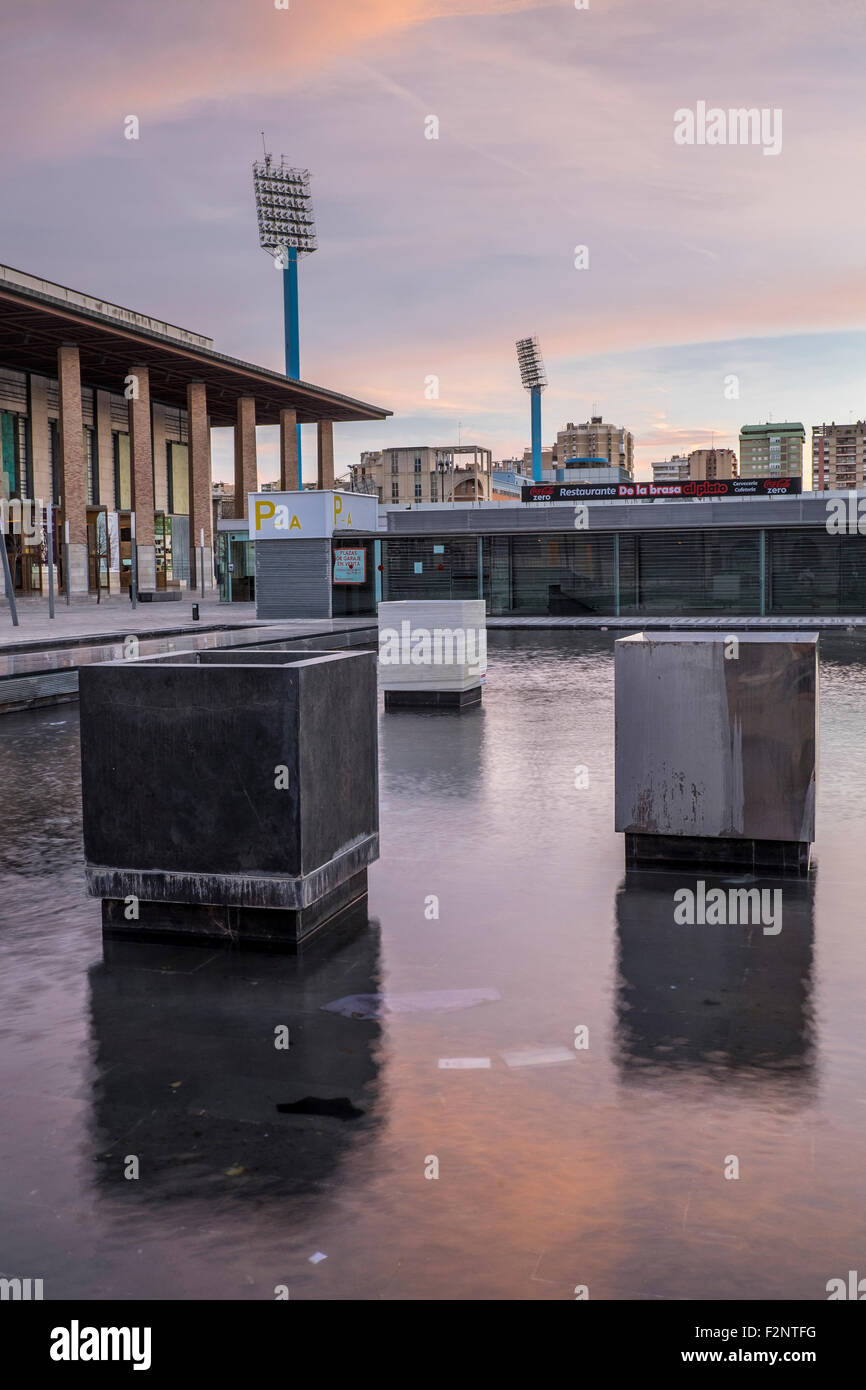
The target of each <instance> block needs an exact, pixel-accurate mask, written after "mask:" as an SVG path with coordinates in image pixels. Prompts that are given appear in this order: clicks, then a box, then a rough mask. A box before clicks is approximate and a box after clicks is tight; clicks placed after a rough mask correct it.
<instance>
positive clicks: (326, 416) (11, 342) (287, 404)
mask: <svg viewBox="0 0 866 1390" xmlns="http://www.w3.org/2000/svg"><path fill="white" fill-rule="evenodd" d="M22 278H24V277H22ZM80 298H83V296H82V297H80ZM129 317H130V318H133V317H141V316H134V315H131V314H130V315H129ZM196 336H197V335H194V334H187V335H185V338H186V339H187V341H184V340H183V339H181V338H180V337H179V336H178V337H175V336H169V334H168V333H163V332H157V331H155V330H154V329H151V328H147V327H144V326H142V325H141V324H140V323H130V322H126V321H124V320H123V319H121V318H112V317H109V316H108V315H107V314H101V313H97V312H95V311H94V310H92V309H90V308H88V307H86V306H85V305H84V304H82V303H80V302H70V301H68V300H65V299H59V298H56V297H54V296H53V295H50V294H45V293H43V292H42V291H38V290H35V289H33V288H32V287H31V286H30V285H23V284H20V283H10V282H8V281H6V280H3V279H0V367H5V368H8V369H10V370H12V371H19V372H35V373H38V374H39V375H44V376H48V377H56V376H57V349H58V348H59V347H60V346H61V344H63V343H74V344H75V345H76V346H77V347H78V349H79V352H80V359H81V380H82V384H83V385H84V386H90V387H95V388H97V389H100V390H105V391H113V392H115V393H116V394H118V395H122V394H123V389H124V378H125V377H126V376H127V375H128V374H129V372H130V370H131V369H132V368H133V367H147V368H148V370H149V373H150V392H151V397H152V398H153V399H154V400H156V401H159V402H160V403H161V404H163V405H169V406H179V407H181V408H184V409H185V408H186V388H187V385H188V384H189V383H190V382H193V381H203V382H204V383H205V385H206V386H207V401H208V415H209V416H210V422H211V424H212V425H234V424H235V423H236V419H237V402H238V399H239V398H240V397H241V396H253V397H255V401H256V423H257V424H259V425H275V424H278V423H279V417H280V411H281V410H295V411H297V416H298V423H299V424H307V423H310V422H316V421H319V420H332V421H334V422H335V423H339V422H341V421H347V420H384V419H385V418H386V417H387V416H389V415H390V414H391V413H392V412H391V411H390V410H385V409H384V408H383V407H381V406H376V405H369V404H368V403H367V402H365V401H356V400H353V399H352V398H351V397H350V396H342V395H339V394H338V393H337V392H336V391H327V390H325V389H324V388H323V387H320V386H312V385H310V384H309V383H308V382H305V381H291V380H289V378H287V377H285V376H283V375H282V374H281V373H279V372H273V371H270V369H269V368H267V367H257V366H254V365H253V364H251V363H249V362H240V361H238V360H236V359H235V358H233V357H226V356H224V355H223V354H222V353H219V352H214V351H213V349H212V348H208V347H204V346H201V345H200V343H199V342H196V341H195V338H196ZM190 339H192V340H193V341H189V340H190ZM200 341H202V340H200ZM203 341H207V340H203Z"/></svg>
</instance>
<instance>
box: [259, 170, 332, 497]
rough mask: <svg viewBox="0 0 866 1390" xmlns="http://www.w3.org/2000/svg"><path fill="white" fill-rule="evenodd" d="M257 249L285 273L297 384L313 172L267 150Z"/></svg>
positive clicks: (290, 357) (291, 365) (312, 223)
mask: <svg viewBox="0 0 866 1390" xmlns="http://www.w3.org/2000/svg"><path fill="white" fill-rule="evenodd" d="M253 186H254V188H255V193H256V214H257V216H258V220H259V245H260V246H261V247H262V248H263V250H265V251H267V253H268V255H269V256H271V257H272V259H273V261H274V264H275V265H276V266H278V267H281V268H282V272H283V321H284V325H285V332H284V337H285V344H286V376H287V377H291V379H292V380H293V381H298V380H299V379H300V374H301V344H300V326H299V314H298V258H299V257H300V256H309V255H310V254H311V253H312V252H313V251H315V250H317V248H318V242H317V241H316V220H315V217H314V216H313V201H312V197H311V194H310V171H309V169H291V168H289V166H288V165H287V164H286V161H285V155H280V162H279V164H278V165H277V164H276V163H275V162H274V160H273V157H272V156H271V155H269V154H268V153H267V152H265V156H264V159H259V160H256V162H255V163H254V164H253ZM297 439H298V478H299V480H300V476H301V427H300V425H298V427H297Z"/></svg>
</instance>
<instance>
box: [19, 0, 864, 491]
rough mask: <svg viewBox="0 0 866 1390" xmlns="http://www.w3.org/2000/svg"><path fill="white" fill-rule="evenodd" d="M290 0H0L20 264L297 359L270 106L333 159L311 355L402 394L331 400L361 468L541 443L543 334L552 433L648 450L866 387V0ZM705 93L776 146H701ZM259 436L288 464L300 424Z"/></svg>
mask: <svg viewBox="0 0 866 1390" xmlns="http://www.w3.org/2000/svg"><path fill="white" fill-rule="evenodd" d="M283 3H285V0H208V3H207V4H203V3H201V0H171V3H169V2H168V0H148V2H147V3H141V0H65V2H64V3H63V4H62V5H59V4H57V3H56V0H2V14H0V35H2V49H3V54H4V75H3V82H2V84H0V121H2V126H3V129H4V132H5V134H6V139H4V141H3V153H2V156H0V169H2V179H3V183H2V190H3V191H2V198H0V209H2V212H0V228H2V235H0V262H3V263H5V264H7V265H12V266H15V267H17V268H18V269H21V270H26V271H29V272H31V273H33V274H36V275H39V276H43V277H45V278H47V279H50V280H54V281H59V282H60V283H62V284H66V285H71V286H73V287H74V288H76V289H80V290H83V291H86V292H88V293H92V294H95V295H98V296H100V297H102V298H105V299H109V300H113V301H114V302H116V303H120V304H123V305H125V306H128V307H131V308H134V309H137V310H139V311H141V312H143V313H147V314H151V315H153V316H154V317H157V318H163V319H168V320H169V321H171V322H173V323H177V324H180V325H182V326H183V327H186V328H190V329H193V330H194V331H196V332H200V333H205V334H208V335H209V336H211V337H212V338H213V339H214V345H215V347H216V348H217V350H219V351H222V352H225V353H227V354H229V355H231V356H235V357H239V358H243V359H245V360H247V361H250V362H256V363H261V364H263V365H266V366H269V367H272V368H275V369H276V370H282V369H283V346H282V304H281V283H280V281H281V277H280V275H279V274H278V272H277V271H276V270H275V268H274V265H273V262H272V260H271V258H270V257H269V256H268V255H267V254H266V253H265V252H264V251H262V250H261V249H260V248H259V246H258V236H257V230H256V220H255V207H254V202H253V193H252V176H251V165H252V162H253V160H254V159H256V158H257V157H259V155H260V153H261V151H262V135H261V132H262V131H264V132H265V141H266V146H267V149H268V150H269V151H270V152H272V153H273V154H275V155H276V156H280V155H285V156H286V158H287V160H288V161H289V162H290V163H292V164H295V165H298V166H301V167H304V168H309V169H310V171H311V173H312V190H313V197H314V203H315V212H316V220H317V227H318V236H319V250H318V251H317V252H316V253H315V254H314V255H312V256H310V257H307V258H304V259H303V260H302V262H301V376H302V377H303V378H304V379H305V380H308V381H311V382H314V383H316V384H318V385H321V386H326V387H329V388H331V389H334V390H337V391H341V392H344V393H346V394H347V395H351V396H354V397H356V398H360V399H362V400H368V401H371V402H374V403H376V404H379V405H382V406H385V407H387V408H389V409H391V410H393V412H394V416H393V418H392V419H390V420H388V421H386V422H385V423H383V424H379V423H370V424H363V423H361V424H356V425H338V426H336V428H335V448H336V463H337V471H338V473H339V472H343V471H345V469H346V468H347V466H348V465H349V464H350V463H352V462H356V461H357V460H358V458H359V455H360V451H361V450H362V449H378V448H384V447H388V446H389V445H394V446H396V445H411V444H449V443H455V442H457V439H458V434H459V437H460V439H461V440H462V442H463V443H477V444H481V445H483V446H485V447H488V448H490V449H492V450H493V456H494V458H506V457H511V456H513V455H517V454H522V452H523V449H524V448H525V447H526V446H527V445H528V444H529V398H528V396H527V395H526V393H525V392H524V391H523V390H522V388H521V385H520V379H519V374H518V370H517V364H516V357H515V351H514V342H515V339H517V338H520V337H524V336H527V335H530V334H537V335H538V338H539V340H540V344H541V348H542V352H543V354H544V358H545V362H546V366H547V372H548V377H549V381H550V385H549V387H548V390H547V391H546V393H545V396H544V401H543V410H544V438H545V442H546V443H550V442H552V441H553V439H554V438H555V434H556V431H557V429H560V428H562V426H563V425H564V424H565V423H566V422H567V421H582V420H585V419H587V418H588V417H589V415H590V414H592V413H599V414H601V415H603V417H604V419H605V420H606V421H611V422H612V423H614V424H616V425H624V426H626V427H627V428H628V429H630V430H631V431H632V432H633V434H634V437H635V457H636V461H637V469H636V471H637V473H638V476H642V477H646V476H649V474H650V469H649V465H650V462H651V461H652V460H657V459H663V458H667V457H669V456H670V455H671V454H672V453H677V452H687V451H688V450H689V449H690V448H696V447H700V446H705V445H707V444H709V443H712V442H715V444H716V445H717V446H722V445H725V446H730V447H733V448H735V449H736V448H737V438H738V433H739V428H740V426H741V425H742V424H754V423H758V422H760V421H765V420H770V419H771V420H775V421H781V420H801V421H802V422H803V423H804V424H805V426H806V429H807V437H808V431H809V429H810V427H811V426H812V425H813V424H816V423H820V422H822V421H830V420H835V421H848V420H850V419H858V418H862V417H863V416H866V395H864V384H866V383H864V372H863V365H862V364H863V362H864V360H866V269H864V254H863V244H864V237H863V230H862V228H863V225H864V213H866V184H864V180H863V179H862V177H861V168H862V159H861V150H860V145H861V143H862V131H863V127H864V116H866V69H864V60H863V53H864V51H866V45H864V40H866V6H864V5H863V3H862V0H826V3H824V4H822V5H815V4H805V3H803V0H761V3H760V4H757V3H755V0H726V3H721V2H720V0H653V3H648V0H578V3H580V4H581V5H582V6H583V7H582V8H577V6H576V4H575V0H558V3H556V4H548V3H539V2H538V0H354V2H353V0H288V3H287V8H277V5H278V4H280V5H282V4H283ZM699 103H705V105H706V108H709V109H711V110H712V109H718V110H720V111H721V112H723V113H727V112H728V111H729V110H731V109H734V108H755V109H757V110H759V111H765V112H766V113H767V120H768V122H769V121H775V122H776V125H775V127H773V129H774V130H775V132H776V134H777V136H780V137H781V138H780V139H778V138H777V139H775V141H774V142H773V143H774V144H775V145H778V146H780V147H779V148H777V149H775V151H774V152H773V151H772V150H771V152H769V153H766V152H765V150H766V149H769V148H770V147H771V142H770V140H769V138H767V139H764V140H763V141H762V140H761V138H760V132H757V134H758V137H759V138H758V142H757V143H732V142H730V141H729V142H726V143H719V142H718V141H716V143H709V142H708V143H697V142H695V143H692V144H685V143H678V142H677V140H675V138H674V137H675V132H676V130H677V129H678V128H679V129H680V131H681V132H682V129H683V128H684V118H683V117H682V116H679V117H678V115H677V113H681V112H683V111H690V112H692V113H695V120H696V125H695V131H696V132H697V130H698V125H697V120H698V118H697V112H698V107H699ZM774 112H775V113H777V114H776V115H775V116H773V113H774ZM130 115H134V116H136V117H137V118H138V133H139V138H138V139H137V140H130V139H127V138H126V137H125V133H124V132H125V130H126V129H127V128H128V122H127V119H126V118H127V117H128V116H130ZM431 117H435V118H436V123H438V130H437V132H436V133H437V134H438V138H436V139H431V138H428V134H429V133H431V131H433V130H434V129H435V128H436V127H435V126H434V123H433V122H431V120H430V118H431ZM725 119H726V117H725ZM725 129H726V131H727V125H726V127H725ZM770 129H771V127H770V125H769V124H768V125H767V132H768V136H769V131H770ZM719 130H720V127H719V125H718V122H716V127H715V134H716V136H718V134H719ZM578 247H582V248H585V250H583V251H582V252H579V253H577V254H576V248H578ZM431 377H436V378H438V398H435V399H428V394H427V393H428V392H429V390H430V387H429V378H431ZM259 449H260V460H259V472H260V479H261V480H262V481H268V480H270V479H271V478H274V477H276V476H277V474H278V462H277V446H276V431H275V430H267V429H262V430H260V431H259ZM214 459H215V474H216V476H218V477H225V478H228V477H230V475H231V432H230V431H215V434H214ZM304 476H305V479H307V480H310V479H312V478H314V477H315V431H314V429H313V430H310V429H305V430H304Z"/></svg>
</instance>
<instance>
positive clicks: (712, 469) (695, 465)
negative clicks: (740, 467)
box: [688, 449, 737, 481]
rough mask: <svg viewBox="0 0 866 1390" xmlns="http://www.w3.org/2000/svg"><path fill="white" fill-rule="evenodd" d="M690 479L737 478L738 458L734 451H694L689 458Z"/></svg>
mask: <svg viewBox="0 0 866 1390" xmlns="http://www.w3.org/2000/svg"><path fill="white" fill-rule="evenodd" d="M688 464H689V471H688V477H689V478H697V479H700V480H701V481H704V480H706V479H707V478H736V476H737V456H736V454H735V453H734V451H733V449H692V451H691V453H690V454H689V458H688Z"/></svg>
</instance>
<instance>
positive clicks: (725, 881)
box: [616, 869, 815, 1087]
mask: <svg viewBox="0 0 866 1390" xmlns="http://www.w3.org/2000/svg"><path fill="white" fill-rule="evenodd" d="M698 878H700V879H702V880H703V881H704V883H705V885H706V892H707V893H709V892H710V891H711V889H713V888H721V889H722V890H723V892H724V894H725V898H726V900H727V899H728V896H729V892H730V889H732V888H734V889H739V888H745V889H749V888H758V889H768V890H771V891H775V890H778V891H780V893H781V898H780V899H776V900H775V901H779V902H781V908H782V912H781V930H780V931H779V932H778V934H775V935H774V934H765V932H764V929H763V927H762V926H761V925H757V924H755V925H725V926H722V925H706V924H704V925H698V924H696V925H693V926H690V925H680V924H679V923H677V922H676V921H675V920H674V907H675V901H674V894H675V893H676V892H677V890H679V889H682V888H684V887H687V888H690V889H691V890H692V891H695V885H696V880H697V879H698ZM814 896H815V883H814V875H813V876H812V877H810V878H809V879H806V880H793V879H787V878H786V879H782V880H779V879H769V878H751V877H745V876H713V875H711V874H704V873H699V874H694V873H693V874H691V875H688V874H684V873H683V872H682V871H679V872H677V873H661V872H653V871H650V870H637V869H635V870H629V871H628V872H627V873H626V876H625V879H624V881H623V882H622V883H621V884H620V886H619V889H618V891H617V895H616V923H617V945H618V967H619V969H618V982H617V991H616V1012H617V1019H616V1027H617V1054H618V1061H619V1066H620V1074H621V1077H622V1079H623V1080H625V1081H636V1080H640V1079H642V1078H647V1077H649V1078H651V1079H653V1080H657V1079H658V1074H659V1073H669V1072H671V1071H674V1070H676V1069H678V1068H688V1069H691V1070H700V1071H705V1072H707V1073H708V1074H710V1075H711V1076H712V1079H713V1080H715V1081H721V1080H724V1079H725V1078H733V1077H739V1078H740V1079H742V1078H743V1074H745V1073H751V1074H752V1075H753V1076H754V1075H758V1074H760V1073H761V1072H772V1074H773V1077H774V1080H778V1077H779V1073H780V1072H785V1073H788V1075H789V1076H790V1078H791V1082H792V1085H796V1087H803V1086H804V1084H805V1083H807V1082H809V1081H811V1079H812V1068H813V1037H812V1034H813V1018H812V1001H811V996H812V947H813V935H814V926H813V912H814ZM770 901H774V900H773V899H771V900H770Z"/></svg>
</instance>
